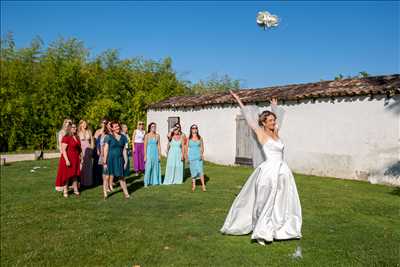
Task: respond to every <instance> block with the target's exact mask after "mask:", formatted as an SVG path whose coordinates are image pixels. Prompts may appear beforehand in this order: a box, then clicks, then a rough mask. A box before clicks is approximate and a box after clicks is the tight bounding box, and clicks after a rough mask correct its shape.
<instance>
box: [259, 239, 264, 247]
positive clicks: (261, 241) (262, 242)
mask: <svg viewBox="0 0 400 267" xmlns="http://www.w3.org/2000/svg"><path fill="white" fill-rule="evenodd" d="M257 243H258V244H259V245H261V246H265V242H264V240H262V239H257Z"/></svg>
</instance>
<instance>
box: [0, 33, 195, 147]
mask: <svg viewBox="0 0 400 267" xmlns="http://www.w3.org/2000/svg"><path fill="white" fill-rule="evenodd" d="M0 53H1V57H0V66H1V82H0V97H1V100H2V105H1V107H0V110H1V116H0V151H14V150H20V149H37V148H41V149H49V148H55V146H56V138H55V136H56V133H57V131H58V130H59V129H60V127H61V124H62V121H63V120H64V118H66V117H69V118H71V119H73V120H74V121H75V122H78V121H79V120H80V119H86V120H88V121H89V123H90V125H91V126H92V128H95V127H96V126H97V124H98V122H99V120H100V119H101V118H102V117H109V118H110V119H116V120H120V121H122V122H124V123H125V124H127V125H128V126H129V127H130V128H132V127H133V126H134V125H136V122H137V121H138V120H145V115H146V106H147V105H148V104H151V103H154V102H156V101H160V100H162V99H164V98H167V97H170V96H175V95H183V94H188V93H189V89H188V85H187V82H185V81H181V80H179V79H178V78H177V75H176V73H175V71H174V70H173V68H172V60H171V58H165V59H164V60H161V61H154V60H147V59H143V58H130V59H120V57H119V54H118V51H116V50H107V51H105V52H103V53H102V54H100V55H98V56H95V57H91V56H90V51H89V50H88V49H87V48H86V47H85V46H84V43H83V42H82V41H80V40H78V39H75V38H69V39H63V38H60V39H58V40H56V41H54V42H52V43H50V44H49V45H48V46H47V47H44V44H43V42H42V40H41V39H40V38H35V39H34V40H32V42H31V45H30V46H29V47H25V48H20V49H17V48H16V46H15V42H14V39H13V35H12V34H11V33H8V34H7V36H5V38H3V39H2V40H1V52H0Z"/></svg>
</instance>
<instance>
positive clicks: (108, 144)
mask: <svg viewBox="0 0 400 267" xmlns="http://www.w3.org/2000/svg"><path fill="white" fill-rule="evenodd" d="M111 130H112V134H110V135H107V136H106V137H105V139H104V158H103V161H104V164H103V166H104V168H105V169H106V170H107V172H108V174H109V175H110V176H111V177H116V178H117V179H119V183H120V185H121V188H122V191H123V192H124V196H125V198H129V197H130V196H129V193H128V189H127V186H126V181H125V177H124V170H126V168H127V164H128V153H127V150H126V144H127V142H128V139H127V138H126V136H125V135H123V134H122V133H121V127H120V125H119V123H118V122H112V123H111ZM104 198H105V199H106V198H107V193H106V194H105V196H104Z"/></svg>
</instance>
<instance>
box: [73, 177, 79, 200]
mask: <svg viewBox="0 0 400 267" xmlns="http://www.w3.org/2000/svg"><path fill="white" fill-rule="evenodd" d="M72 188H73V189H74V194H75V195H77V196H79V195H80V194H79V190H78V180H77V179H76V177H75V178H74V180H73V181H72Z"/></svg>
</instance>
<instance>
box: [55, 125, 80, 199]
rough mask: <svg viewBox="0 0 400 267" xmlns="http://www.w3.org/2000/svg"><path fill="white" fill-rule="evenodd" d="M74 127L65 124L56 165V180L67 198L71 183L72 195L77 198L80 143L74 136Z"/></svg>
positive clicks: (75, 131) (76, 136) (75, 135)
mask: <svg viewBox="0 0 400 267" xmlns="http://www.w3.org/2000/svg"><path fill="white" fill-rule="evenodd" d="M76 133H77V130H76V125H75V124H70V123H68V124H67V128H66V132H65V136H64V137H63V138H62V140H61V157H60V161H59V164H58V172H57V180H59V182H60V183H61V184H62V185H63V195H64V197H65V198H67V197H68V183H69V182H70V181H72V187H73V189H74V194H75V195H77V196H79V195H80V194H79V191H78V181H77V178H78V176H80V157H81V142H80V141H79V137H78V135H77V134H76Z"/></svg>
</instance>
